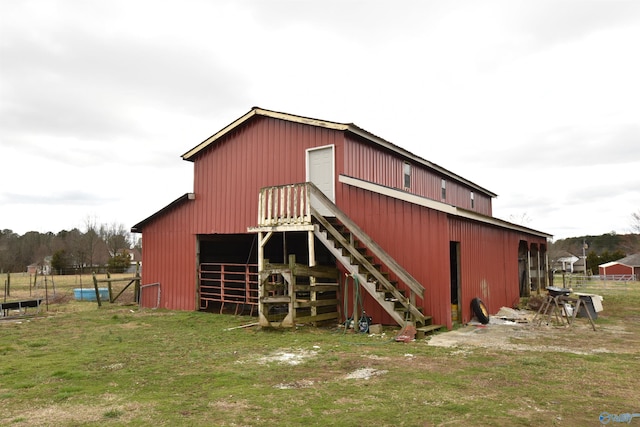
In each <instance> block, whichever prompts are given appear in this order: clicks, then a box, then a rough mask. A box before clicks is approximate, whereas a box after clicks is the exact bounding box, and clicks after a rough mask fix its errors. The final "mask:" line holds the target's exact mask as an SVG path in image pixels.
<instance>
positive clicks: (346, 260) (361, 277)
mask: <svg viewBox="0 0 640 427" xmlns="http://www.w3.org/2000/svg"><path fill="white" fill-rule="evenodd" d="M314 234H315V236H316V237H317V238H318V240H319V241H320V242H321V243H322V244H323V245H324V246H325V247H326V248H327V249H329V252H331V254H332V255H333V256H334V257H335V258H336V260H338V262H340V264H342V266H343V267H344V268H345V269H346V270H347V271H348V272H349V273H350V274H351V275H352V276H354V277H357V279H358V283H360V286H362V288H363V289H364V290H366V291H367V293H368V294H369V295H371V296H372V297H373V298H374V299H375V300H376V301H377V302H378V304H380V306H381V307H382V308H383V309H384V311H386V312H387V314H389V315H390V316H391V317H392V318H393V320H395V322H396V323H397V324H398V325H400V326H404V325H405V323H406V320H405V319H404V317H403V316H402V314H401V313H400V312H398V311H397V310H396V309H395V303H394V302H393V301H387V300H386V299H385V297H384V293H381V292H378V290H377V289H376V282H371V281H369V280H367V275H365V274H362V273H360V271H359V268H358V265H360V264H356V265H354V264H351V260H352V257H351V256H349V255H343V254H342V249H341V248H338V247H336V245H335V241H334V240H332V239H331V238H329V235H328V233H327V231H320V228H319V227H318V226H316V227H315V230H314ZM354 250H355V249H354ZM367 270H368V269H367ZM377 273H378V274H379V272H377ZM383 280H384V279H383ZM394 289H395V288H394ZM396 292H397V290H396ZM420 315H421V316H422V314H421V313H420ZM424 319H425V318H424V316H422V318H421V319H417V320H418V321H420V322H424Z"/></svg>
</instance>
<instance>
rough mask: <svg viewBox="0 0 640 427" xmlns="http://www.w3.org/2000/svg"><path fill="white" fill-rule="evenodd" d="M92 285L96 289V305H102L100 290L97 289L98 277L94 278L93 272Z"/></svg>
mask: <svg viewBox="0 0 640 427" xmlns="http://www.w3.org/2000/svg"><path fill="white" fill-rule="evenodd" d="M93 287H94V288H95V290H96V300H97V301H98V307H102V301H101V300H100V291H99V290H98V279H96V273H93Z"/></svg>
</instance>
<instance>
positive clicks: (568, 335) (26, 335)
mask: <svg viewBox="0 0 640 427" xmlns="http://www.w3.org/2000/svg"><path fill="white" fill-rule="evenodd" d="M0 277H2V281H3V282H4V279H5V277H4V276H0ZM54 279H55V284H56V295H55V296H52V295H51V292H52V290H51V289H49V297H50V300H51V301H52V302H51V303H50V304H49V307H48V311H45V310H44V308H43V310H41V313H40V315H37V316H32V317H24V318H15V319H3V320H0V405H1V407H2V412H1V413H0V414H1V417H2V424H3V425H10V426H49V425H50V426H61V425H62V426H67V425H71V426H85V425H86V426H92V425H95V426H98V425H99V426H103V425H156V426H157V425H166V426H175V425H188V426H262V425H265V426H266V425H269V426H273V425H278V426H288V425H291V426H296V425H300V426H302V425H305V426H306V425H322V426H332V425H335V426H371V425H375V426H432V425H465V426H466V425H473V426H485V425H486V426H507V425H508V426H518V425H522V426H529V425H530V426H549V425H567V426H588V425H594V426H595V425H600V422H599V418H598V417H599V416H600V414H601V413H602V412H608V413H610V414H624V413H640V399H639V398H638V390H640V376H639V375H638V372H640V283H638V282H633V283H631V284H616V283H611V282H608V283H606V284H603V283H596V284H590V285H587V286H584V287H583V288H581V289H579V290H580V291H582V292H585V291H586V292H594V293H598V294H600V295H603V296H604V302H603V305H604V311H603V312H601V313H599V318H598V320H597V321H596V325H597V329H598V330H597V331H596V332H594V331H592V330H591V329H590V327H589V326H588V323H587V321H586V320H584V319H578V320H577V323H576V324H575V325H574V326H573V327H571V328H564V327H554V326H544V325H543V326H539V327H534V326H531V325H527V326H523V327H522V329H521V332H520V333H519V334H518V336H517V343H518V344H519V345H518V350H509V349H505V348H501V347H491V346H487V347H478V346H461V347H452V348H443V347H435V346H430V345H429V343H428V339H426V340H418V341H415V342H411V343H397V342H395V341H393V339H392V338H393V336H394V335H395V333H397V331H398V329H397V328H396V329H393V328H389V329H387V330H386V331H385V332H386V335H376V336H367V335H360V334H358V335H355V334H352V333H350V332H347V333H343V332H342V331H341V330H340V329H338V328H313V327H307V326H305V327H299V328H296V329H294V330H259V329H258V328H255V327H247V328H236V329H231V330H229V328H234V327H237V326H242V325H246V324H249V323H252V322H255V321H256V319H255V318H251V317H235V316H231V315H218V314H211V313H200V312H173V311H164V310H149V309H138V308H137V306H135V305H127V304H118V303H116V304H109V303H108V302H107V303H106V304H104V305H103V306H102V307H101V308H98V306H97V304H96V303H95V302H86V301H84V302H80V301H74V300H73V299H72V289H73V288H74V287H78V280H79V278H78V277H77V276H71V277H69V278H62V277H57V276H56V277H55V278H54ZM21 280H22V281H21ZM21 283H22V284H21ZM24 283H27V282H26V281H25V280H24V277H22V279H20V276H14V275H12V277H11V284H12V287H11V297H12V298H13V299H15V298H20V297H26V298H28V296H29V286H28V284H27V285H25V284H24ZM83 283H84V286H85V287H87V286H90V285H92V282H91V280H90V276H85V277H84V278H83ZM38 292H42V285H41V284H39V285H38V288H37V289H31V293H32V295H34V294H36V293H38ZM124 297H125V299H124V300H123V301H125V302H126V301H127V300H126V297H127V293H125V295H124ZM490 326H491V325H490ZM512 340H514V341H515V340H516V338H512ZM616 424H618V423H615V422H612V423H611V425H616ZM630 424H631V425H640V418H634V419H632V420H631V422H630Z"/></svg>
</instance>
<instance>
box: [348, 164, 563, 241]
mask: <svg viewBox="0 0 640 427" xmlns="http://www.w3.org/2000/svg"><path fill="white" fill-rule="evenodd" d="M338 181H339V182H341V183H342V184H346V185H350V186H352V187H357V188H361V189H363V190H367V191H371V192H373V193H377V194H382V195H383V196H387V197H392V198H394V199H398V200H402V201H405V202H409V203H413V204H415V205H418V206H423V207H425V208H429V209H433V210H436V211H439V212H444V213H446V214H448V215H453V216H457V217H461V218H466V219H471V220H474V221H478V222H482V223H485V224H490V225H495V226H498V227H502V228H508V229H510V230H514V231H519V232H522V233H527V234H533V235H536V236H540V237H546V238H550V237H552V235H551V234H547V233H544V232H542V231H537V230H533V229H531V228H527V227H522V226H520V225H518V224H512V223H510V222H507V221H503V220H501V219H498V218H494V217H491V216H487V215H482V214H479V213H476V212H472V211H468V210H466V209H462V208H457V207H455V206H451V205H448V204H446V203H442V202H438V201H436V200H431V199H427V198H426V197H422V196H417V195H415V194H411V193H407V192H406V191H402V190H398V189H395V188H391V187H385V186H384V185H380V184H375V183H373V182H369V181H363V180H361V179H357V178H352V177H349V176H346V175H340V176H338Z"/></svg>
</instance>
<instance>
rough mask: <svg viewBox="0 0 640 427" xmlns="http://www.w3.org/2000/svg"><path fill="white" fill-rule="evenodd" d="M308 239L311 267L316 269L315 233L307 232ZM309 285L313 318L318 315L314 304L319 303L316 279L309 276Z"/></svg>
mask: <svg viewBox="0 0 640 427" xmlns="http://www.w3.org/2000/svg"><path fill="white" fill-rule="evenodd" d="M307 237H308V241H309V267H315V266H316V249H315V240H314V238H313V231H311V230H309V231H308V232H307ZM309 285H310V286H309V291H310V292H309V297H310V298H309V299H310V300H311V302H312V305H311V316H312V317H316V316H317V315H318V307H317V306H316V305H315V304H313V302H314V301H317V300H318V297H317V295H316V290H315V286H316V278H315V277H314V276H309ZM313 325H314V326H316V322H313Z"/></svg>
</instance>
